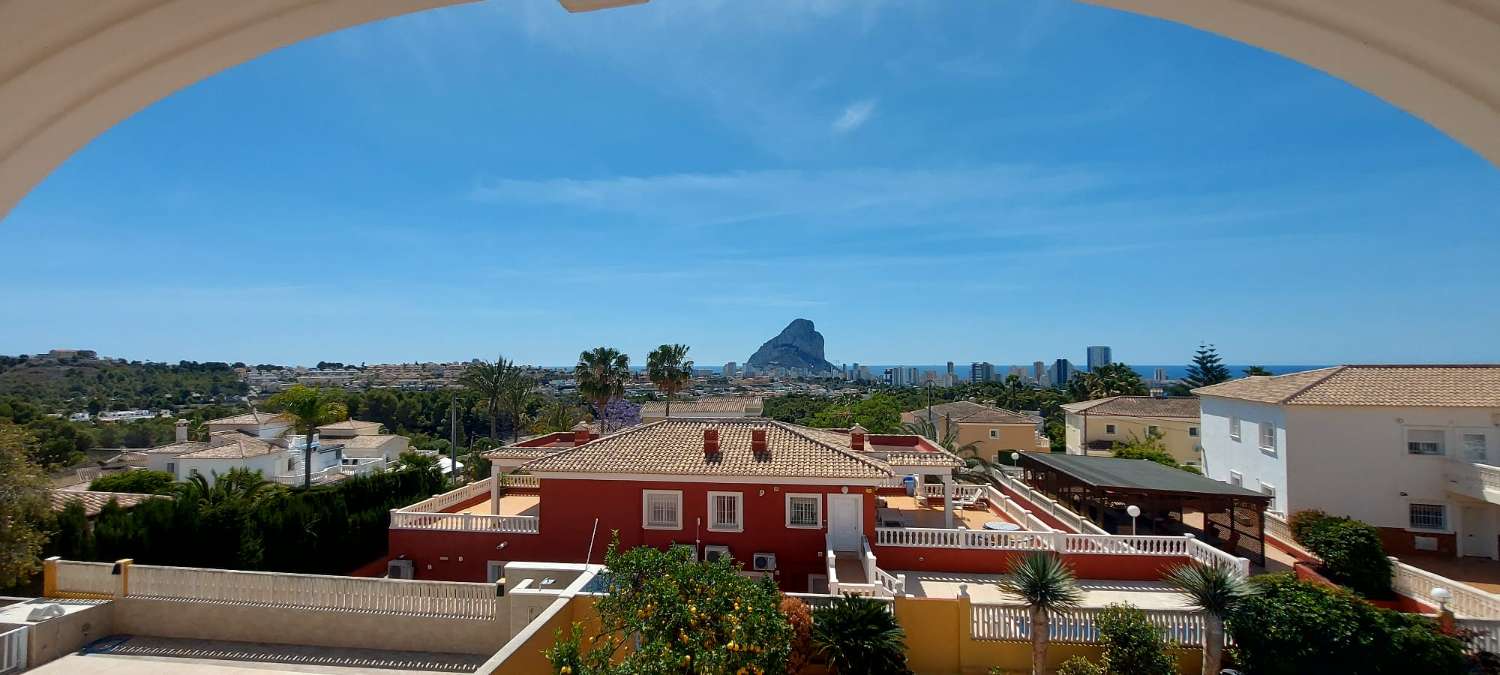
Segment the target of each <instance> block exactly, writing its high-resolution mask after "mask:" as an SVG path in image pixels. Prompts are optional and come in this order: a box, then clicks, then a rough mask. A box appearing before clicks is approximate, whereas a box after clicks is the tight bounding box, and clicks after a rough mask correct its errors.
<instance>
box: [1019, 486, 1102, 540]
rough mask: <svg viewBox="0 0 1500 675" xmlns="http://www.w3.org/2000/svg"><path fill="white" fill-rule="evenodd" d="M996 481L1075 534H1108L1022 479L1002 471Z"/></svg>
mask: <svg viewBox="0 0 1500 675" xmlns="http://www.w3.org/2000/svg"><path fill="white" fill-rule="evenodd" d="M995 479H996V480H998V481H1000V484H1001V485H1002V486H1004V487H1005V488H1006V489H1008V490H1011V491H1012V492H1015V493H1016V494H1017V495H1020V496H1021V497H1022V498H1024V499H1025V500H1026V501H1029V502H1031V503H1032V504H1034V505H1036V507H1037V508H1038V509H1041V510H1042V512H1044V513H1046V514H1047V515H1050V516H1052V517H1053V518H1056V519H1057V520H1058V521H1059V522H1061V523H1062V524H1063V525H1064V526H1066V527H1068V528H1071V529H1072V530H1073V531H1074V532H1079V533H1083V534H1107V533H1106V532H1105V531H1104V529H1103V528H1101V527H1099V526H1098V525H1095V524H1093V523H1092V522H1089V520H1088V519H1087V518H1084V517H1083V516H1080V515H1078V514H1077V513H1075V512H1074V511H1073V510H1072V509H1069V508H1068V507H1066V506H1063V505H1062V504H1060V503H1058V502H1057V500H1055V499H1052V498H1051V497H1048V496H1047V495H1044V494H1042V493H1040V492H1038V491H1036V489H1034V488H1032V487H1031V486H1030V485H1027V484H1026V483H1025V482H1023V481H1022V480H1021V479H1020V478H1017V477H1015V476H1012V475H1011V474H1010V473H1009V472H1005V471H1001V472H998V473H996V474H995Z"/></svg>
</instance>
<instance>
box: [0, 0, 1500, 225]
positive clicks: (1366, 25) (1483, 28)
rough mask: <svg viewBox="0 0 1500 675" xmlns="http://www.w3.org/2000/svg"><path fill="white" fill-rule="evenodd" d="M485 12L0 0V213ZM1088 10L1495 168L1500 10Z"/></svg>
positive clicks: (1136, 3) (1499, 154) (1127, 5)
mask: <svg viewBox="0 0 1500 675" xmlns="http://www.w3.org/2000/svg"><path fill="white" fill-rule="evenodd" d="M474 1H476V0H254V1H253V2H216V1H213V0H107V1H100V0H0V217H3V216H4V215H5V214H6V213H8V212H9V211H10V209H11V208H12V207H13V206H15V204H16V202H18V201H20V199H21V198H22V197H23V196H25V194H26V193H27V192H28V191H30V190H31V188H32V187H33V186H35V185H36V184H37V183H39V182H41V181H42V179H44V178H45V177H46V176H47V174H49V173H51V172H52V170H53V169H55V168H56V167H57V166H58V165H59V164H61V163H62V162H63V161H64V160H66V159H67V158H68V157H69V156H70V155H72V154H73V153H74V152H76V151H77V150H78V149H79V148H81V147H83V146H84V145H85V144H87V143H88V142H89V141H90V140H93V138H94V137H96V136H98V135H99V134H100V133H103V132H104V131H105V130H106V129H108V128H110V127H111V126H113V125H114V124H116V123H118V122H119V121H121V120H123V119H125V118H126V117H129V116H130V115H132V114H134V113H136V112H137V111H139V110H141V109H143V108H145V107H146V106H148V105H150V104H151V103H154V102H156V101H157V100H160V99H162V98H165V97H166V96H168V95H170V94H172V93H173V92H175V91H177V90H179V89H181V88H183V87H186V86H188V85H190V84H192V83H194V82H197V81H198V80H200V79H203V78H205V77H208V76H209V75H212V74H214V73H217V72H219V71H221V70H224V69H226V68H229V67H231V66H234V65H237V64H240V63H243V62H245V61H248V60H250V59H253V58H255V57H257V56H260V55H261V54H264V53H266V52H268V51H271V50H273V49H276V48H278V47H283V46H286V45H288V44H292V43H294V42H298V41H300V40H305V39H307V38H310V37H315V36H318V35H322V34H324V33H329V32H332V31H336V30H339V29H342V28H347V27H350V26H354V25H358V24H361V23H365V22H369V21H375V20H378V19H384V18H388V17H393V16H398V15H402V14H407V13H411V12H416V11H420V10H424V9H431V8H435V7H443V6H448V5H457V4H464V3H468V2H474ZM491 1H494V2H503V1H516V0H491ZM560 1H561V2H562V3H563V4H564V5H565V6H570V7H575V8H577V7H578V6H580V5H581V6H583V7H584V8H592V7H595V6H600V5H609V4H620V3H619V2H618V1H617V0H560ZM636 1H640V0H636ZM1080 1H1081V2H1088V3H1090V4H1095V5H1100V6H1105V7H1112V8H1115V9H1119V10H1124V11H1128V12H1135V13H1139V14H1144V15H1147V16H1153V17H1158V18H1161V19H1166V20H1169V21H1176V22H1180V23H1183V24H1187V25H1190V26H1194V27H1197V28H1199V29H1202V30H1206V31H1210V32H1213V33H1217V34H1219V35H1222V36H1224V37H1227V38H1231V39H1234V40H1238V41H1241V42H1245V43H1248V44H1251V45H1255V46H1258V47H1261V48H1264V49H1267V50H1269V51H1273V52H1276V53H1279V54H1282V55H1284V56H1287V57H1289V58H1292V59H1295V60H1297V61H1300V62H1302V63H1305V64H1307V65H1309V66H1312V67H1314V68H1318V69H1320V70H1323V71H1325V72H1328V73H1330V74H1332V75H1334V76H1336V77H1339V78H1342V79H1344V80H1346V81H1348V82H1350V83H1351V84H1353V85H1355V86H1357V87H1360V88H1362V89H1364V90H1366V91H1369V92H1370V93H1372V94H1375V95H1376V96H1379V97H1381V98H1383V99H1385V100H1386V101H1388V102H1390V103H1391V104H1392V105H1395V106H1397V107H1399V108H1401V109H1403V110H1406V111H1407V112H1410V113H1411V114H1413V115H1416V116H1417V117H1420V118H1422V119H1424V120H1426V121H1427V122H1428V123H1430V124H1432V125H1433V126H1435V127H1437V128H1438V129H1441V130H1443V131H1444V132H1446V133H1447V134H1448V135H1450V136H1452V137H1453V138H1454V139H1456V140H1458V141H1459V142H1461V143H1464V144H1465V145H1467V146H1469V147H1470V148H1472V149H1473V150H1474V151H1475V152H1477V153H1479V154H1480V155H1481V156H1483V157H1485V158H1486V159H1488V160H1489V161H1490V162H1491V163H1493V164H1496V165H1497V166H1500V0H1080ZM626 11H628V10H626Z"/></svg>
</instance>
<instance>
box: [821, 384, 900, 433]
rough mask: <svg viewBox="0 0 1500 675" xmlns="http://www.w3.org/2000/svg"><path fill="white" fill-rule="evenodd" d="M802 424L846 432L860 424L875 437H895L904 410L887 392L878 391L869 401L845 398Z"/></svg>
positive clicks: (898, 430) (867, 399)
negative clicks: (885, 435) (875, 435)
mask: <svg viewBox="0 0 1500 675" xmlns="http://www.w3.org/2000/svg"><path fill="white" fill-rule="evenodd" d="M803 423H804V424H807V425H808V426H813V427H819V428H823V429H833V428H838V429H846V428H850V427H853V426H854V425H856V424H858V425H860V426H862V427H864V428H865V430H866V431H869V432H870V433H872V434H894V433H900V431H901V408H900V406H899V405H897V403H896V399H895V398H894V397H893V396H891V395H889V394H887V393H885V392H876V393H874V394H871V395H870V397H869V398H859V397H857V396H845V397H840V398H839V399H837V402H835V403H834V404H833V405H832V406H829V407H827V408H824V409H823V410H822V411H820V412H818V413H817V414H816V415H813V417H812V418H811V419H809V420H806V421H805V422H803Z"/></svg>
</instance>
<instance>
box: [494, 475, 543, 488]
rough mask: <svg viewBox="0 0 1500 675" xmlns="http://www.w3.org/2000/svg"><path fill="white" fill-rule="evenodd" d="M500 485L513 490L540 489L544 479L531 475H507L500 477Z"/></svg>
mask: <svg viewBox="0 0 1500 675" xmlns="http://www.w3.org/2000/svg"><path fill="white" fill-rule="evenodd" d="M500 484H501V485H503V486H505V487H513V488H539V487H541V486H542V479H541V478H538V477H536V476H533V475H531V474H529V473H507V474H503V475H501V476H500Z"/></svg>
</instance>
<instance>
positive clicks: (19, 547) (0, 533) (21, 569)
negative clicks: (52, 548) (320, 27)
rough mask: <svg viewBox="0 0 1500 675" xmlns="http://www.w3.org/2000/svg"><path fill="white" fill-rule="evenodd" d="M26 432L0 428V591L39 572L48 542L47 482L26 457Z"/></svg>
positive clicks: (11, 428) (7, 427)
mask: <svg viewBox="0 0 1500 675" xmlns="http://www.w3.org/2000/svg"><path fill="white" fill-rule="evenodd" d="M28 443H29V438H28V435H27V433H26V431H25V430H23V429H21V428H19V427H16V426H14V425H9V424H0V588H10V587H11V586H15V585H16V584H18V583H20V582H21V581H24V580H25V579H27V578H29V577H30V576H31V575H32V574H34V573H35V572H36V570H37V569H39V568H40V566H41V562H40V560H39V558H38V555H37V554H38V553H40V552H41V550H42V545H43V543H44V542H46V540H47V535H46V532H45V531H44V524H45V522H46V520H47V518H48V508H49V505H48V501H47V479H46V477H45V476H43V475H42V471H41V469H40V468H39V467H38V466H37V465H36V464H34V463H32V462H31V460H30V459H29V458H28V457H27V452H26V446H27V444H28Z"/></svg>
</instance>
